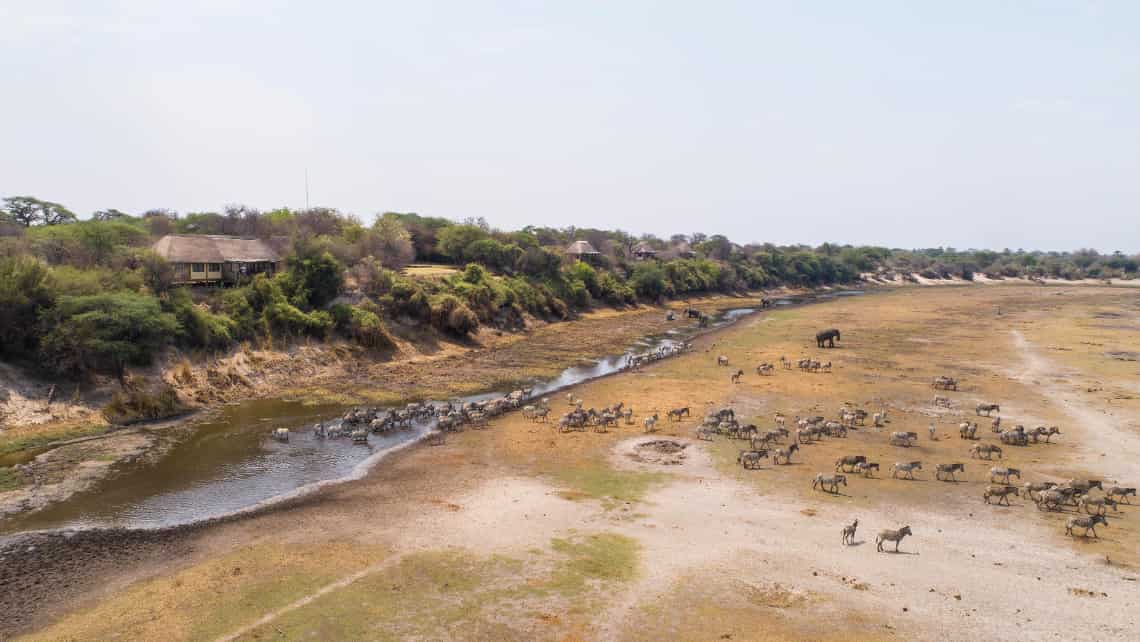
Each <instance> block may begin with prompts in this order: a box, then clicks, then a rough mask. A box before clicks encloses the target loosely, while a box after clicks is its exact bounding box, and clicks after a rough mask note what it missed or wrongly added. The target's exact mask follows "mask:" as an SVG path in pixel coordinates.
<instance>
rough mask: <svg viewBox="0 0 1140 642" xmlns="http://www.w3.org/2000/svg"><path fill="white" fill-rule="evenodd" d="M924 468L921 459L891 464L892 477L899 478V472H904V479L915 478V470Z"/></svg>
mask: <svg viewBox="0 0 1140 642" xmlns="http://www.w3.org/2000/svg"><path fill="white" fill-rule="evenodd" d="M916 470H922V462H921V461H896V462H895V465H894V466H891V479H898V474H899V473H900V472H901V473H903V479H914V471H916Z"/></svg>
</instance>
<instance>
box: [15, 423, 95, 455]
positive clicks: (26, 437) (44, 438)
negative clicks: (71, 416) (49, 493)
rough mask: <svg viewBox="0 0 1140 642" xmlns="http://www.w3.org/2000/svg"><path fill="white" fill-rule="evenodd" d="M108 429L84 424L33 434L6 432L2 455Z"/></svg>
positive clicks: (34, 448)
mask: <svg viewBox="0 0 1140 642" xmlns="http://www.w3.org/2000/svg"><path fill="white" fill-rule="evenodd" d="M107 430H108V428H107V426H101V425H97V424H84V425H81V426H69V427H67V428H46V429H44V430H43V431H38V432H33V433H31V434H28V433H26V432H25V433H23V434H16V435H9V434H5V435H3V436H0V457H4V456H5V455H14V454H15V453H18V452H21V451H25V450H39V449H41V448H44V447H45V446H47V445H48V444H51V443H54V442H57V441H67V440H69V439H78V438H80V437H90V436H92V435H101V434H103V433H105V432H107Z"/></svg>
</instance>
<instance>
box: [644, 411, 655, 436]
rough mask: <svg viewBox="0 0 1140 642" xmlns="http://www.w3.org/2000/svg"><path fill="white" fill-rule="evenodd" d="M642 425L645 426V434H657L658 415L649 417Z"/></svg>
mask: <svg viewBox="0 0 1140 642" xmlns="http://www.w3.org/2000/svg"><path fill="white" fill-rule="evenodd" d="M642 423H643V424H644V425H645V432H657V413H653V414H652V415H649V416H648V417H646V418H645V421H643V422H642Z"/></svg>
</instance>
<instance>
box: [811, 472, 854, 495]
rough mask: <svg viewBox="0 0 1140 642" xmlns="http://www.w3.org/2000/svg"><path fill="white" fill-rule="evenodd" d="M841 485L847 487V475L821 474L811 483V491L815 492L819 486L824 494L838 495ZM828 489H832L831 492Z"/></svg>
mask: <svg viewBox="0 0 1140 642" xmlns="http://www.w3.org/2000/svg"><path fill="white" fill-rule="evenodd" d="M840 484H843V485H844V486H846V485H847V475H826V474H824V473H819V474H818V475H816V476H815V479H813V480H812V481H811V489H812V490H815V487H816V486H817V485H818V486H819V489H820V490H822V491H823V492H826V493H838V492H839V485H840ZM827 487H830V488H831V490H828V489H827Z"/></svg>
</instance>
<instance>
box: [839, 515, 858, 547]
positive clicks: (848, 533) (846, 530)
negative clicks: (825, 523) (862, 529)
mask: <svg viewBox="0 0 1140 642" xmlns="http://www.w3.org/2000/svg"><path fill="white" fill-rule="evenodd" d="M858 528H859V520H855V521H853V522H851V523H850V524H848V525H847V526H844V527H843V540H842V542H843V543H844V544H847V545H848V546H850V545H851V544H854V543H855V530H856V529H858Z"/></svg>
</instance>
